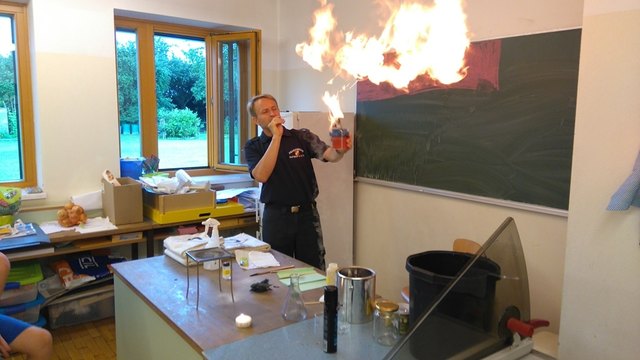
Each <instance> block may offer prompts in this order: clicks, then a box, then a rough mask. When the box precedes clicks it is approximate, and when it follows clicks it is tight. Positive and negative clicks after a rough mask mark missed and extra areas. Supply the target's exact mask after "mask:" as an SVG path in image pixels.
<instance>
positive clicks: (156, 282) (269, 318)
mask: <svg viewBox="0 0 640 360" xmlns="http://www.w3.org/2000/svg"><path fill="white" fill-rule="evenodd" d="M272 253H273V255H274V256H275V258H276V259H277V260H278V261H279V262H280V265H282V266H286V265H294V266H296V267H308V265H306V264H305V263H302V262H300V261H298V260H296V259H293V258H290V257H288V256H286V255H283V254H281V253H278V252H276V251H273V250H272ZM232 266H233V271H232V273H233V287H234V291H233V292H234V297H235V302H232V300H231V292H230V289H229V285H230V282H229V281H226V280H222V281H223V283H222V291H220V290H219V286H218V276H217V271H207V270H204V269H202V268H201V269H200V305H199V308H198V309H196V271H195V270H196V269H195V268H190V270H189V274H190V288H189V299H188V300H187V299H186V294H187V269H186V267H184V266H183V265H181V264H179V263H178V262H176V261H174V260H172V259H170V258H168V257H166V256H156V257H151V258H146V259H140V260H134V261H127V262H122V263H118V264H114V266H113V268H114V272H115V274H116V276H118V277H119V278H120V279H121V280H122V281H123V282H124V283H125V284H127V286H129V288H130V289H131V290H132V291H133V292H134V293H136V294H137V295H138V296H140V298H141V299H142V300H143V301H144V302H145V303H147V304H148V305H149V307H150V308H151V309H152V310H153V311H154V312H156V314H158V315H159V316H160V317H161V318H163V319H164V320H165V321H166V322H167V324H169V326H171V327H172V328H173V329H174V330H175V331H176V332H177V333H178V334H179V335H180V336H181V337H182V338H183V339H184V340H185V341H186V342H187V343H188V344H190V345H191V346H192V347H193V348H194V349H195V350H196V351H197V352H199V353H202V352H203V351H205V350H208V349H213V348H216V347H219V346H221V345H224V344H228V343H231V342H234V341H238V340H242V339H246V338H249V337H251V336H253V335H257V334H262V333H265V332H268V331H271V330H274V329H278V328H281V327H283V326H286V325H289V324H291V323H289V322H287V321H285V320H283V319H282V317H281V315H280V309H281V307H282V304H283V303H284V301H285V298H286V296H287V287H286V286H284V285H282V284H281V283H280V282H279V281H278V279H277V276H276V274H268V275H259V276H253V277H250V276H249V275H250V274H252V273H255V272H260V271H261V270H262V271H263V270H264V269H255V270H243V269H241V268H240V267H239V266H238V264H237V263H235V262H232ZM265 278H268V279H269V281H270V283H271V284H273V285H277V286H278V287H273V288H272V289H271V290H270V291H268V292H265V293H253V292H250V291H249V289H250V285H251V284H252V283H255V282H259V281H262V280H263V279H265ZM321 295H322V289H314V290H310V291H306V292H303V293H302V296H303V298H304V299H305V301H317V300H318V299H319V297H320V296H321ZM307 310H308V313H309V314H310V315H309V316H311V317H312V316H313V314H314V313H316V312H320V311H322V305H321V304H312V305H308V306H307ZM240 313H244V314H247V315H250V316H251V317H252V319H253V324H252V327H250V328H247V329H238V328H236V326H235V318H236V316H238V315H239V314H240Z"/></svg>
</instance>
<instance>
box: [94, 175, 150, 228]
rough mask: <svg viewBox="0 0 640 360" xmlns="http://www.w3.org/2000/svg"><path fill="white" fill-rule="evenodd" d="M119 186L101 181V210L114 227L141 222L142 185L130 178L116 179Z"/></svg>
mask: <svg viewBox="0 0 640 360" xmlns="http://www.w3.org/2000/svg"><path fill="white" fill-rule="evenodd" d="M118 182H119V183H120V186H114V185H113V184H111V183H110V182H108V181H106V180H104V179H102V209H103V210H104V214H105V216H108V217H109V220H110V221H111V223H112V224H114V225H123V224H133V223H139V222H142V219H143V216H142V185H141V184H140V183H139V182H137V181H135V180H133V179H132V178H128V177H124V178H118Z"/></svg>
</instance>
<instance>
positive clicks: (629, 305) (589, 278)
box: [560, 0, 640, 359]
mask: <svg viewBox="0 0 640 360" xmlns="http://www.w3.org/2000/svg"><path fill="white" fill-rule="evenodd" d="M639 35H640V1H638V0H632V1H629V0H617V1H602V0H601V1H595V0H585V7H584V21H583V34H582V47H581V56H580V76H579V80H578V104H577V106H578V107H577V118H578V121H577V124H576V129H575V134H576V136H575V143H574V156H573V173H572V179H573V180H572V183H571V201H570V204H569V210H570V211H569V214H570V215H569V223H568V228H567V251H566V254H567V256H566V259H565V263H566V270H565V280H564V293H563V297H564V298H563V302H562V323H561V327H560V330H561V331H560V358H562V359H631V358H638V354H639V353H640V341H638V339H637V337H638V334H640V306H639V305H640V281H638V275H639V274H640V247H639V246H638V242H639V241H640V234H639V233H640V231H639V230H640V229H639V226H638V219H639V217H640V209H638V208H631V209H629V210H628V211H621V212H611V211H606V210H605V209H606V207H607V204H608V202H609V199H610V196H611V194H613V192H614V191H615V190H616V189H617V188H618V186H620V184H622V182H623V181H624V180H625V179H626V178H627V176H629V175H630V174H631V170H632V168H633V164H634V162H635V160H636V156H637V154H638V150H640V98H639V95H638V94H640V66H639V65H640V60H639V59H640V40H638V36H639Z"/></svg>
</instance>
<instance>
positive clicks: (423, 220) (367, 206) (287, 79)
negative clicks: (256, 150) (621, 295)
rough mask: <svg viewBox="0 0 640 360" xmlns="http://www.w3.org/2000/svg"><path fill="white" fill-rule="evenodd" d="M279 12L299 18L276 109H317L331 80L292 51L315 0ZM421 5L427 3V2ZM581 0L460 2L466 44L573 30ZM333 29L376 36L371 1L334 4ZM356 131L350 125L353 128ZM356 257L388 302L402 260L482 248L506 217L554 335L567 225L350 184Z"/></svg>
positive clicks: (287, 29) (350, 101)
mask: <svg viewBox="0 0 640 360" xmlns="http://www.w3.org/2000/svg"><path fill="white" fill-rule="evenodd" d="M283 3H287V5H288V6H287V7H286V13H287V14H291V13H296V14H306V15H304V16H303V15H299V16H296V17H288V21H283V22H282V23H281V24H280V26H281V33H282V34H283V35H282V36H281V38H280V43H281V45H282V48H281V53H280V64H281V82H280V84H281V89H280V93H279V95H280V103H281V104H285V106H287V107H286V108H289V107H290V108H291V110H323V109H324V107H325V106H324V105H323V104H322V102H321V95H322V93H323V92H324V90H325V89H326V88H327V87H328V86H327V85H326V84H325V82H326V80H327V79H329V78H330V77H331V75H330V74H327V73H318V72H316V71H314V70H311V68H310V67H309V66H308V65H306V64H305V63H304V62H303V61H302V60H301V59H300V58H299V57H298V56H297V55H296V54H295V51H294V50H293V49H294V47H295V44H296V43H299V42H303V41H307V29H308V27H310V26H311V25H312V17H311V13H312V11H313V10H314V9H316V8H317V7H318V2H316V1H295V2H293V1H284V2H283ZM425 3H429V2H426V1H425ZM582 6H583V3H582V0H564V1H561V2H559V1H556V0H544V1H527V2H524V1H511V0H484V1H467V8H466V11H467V15H468V27H469V30H470V32H471V34H472V41H475V40H485V39H490V38H497V37H506V36H514V35H522V34H530V33H538V32H548V31H553V30H562V29H569V28H577V27H580V26H581V23H582ZM334 13H335V15H336V18H337V21H338V27H339V28H340V29H342V30H344V31H348V30H355V31H356V32H366V33H368V34H369V35H378V34H379V28H378V27H377V26H378V22H379V21H378V20H377V17H376V16H377V11H376V7H375V2H374V1H370V0H350V1H335V10H334ZM342 104H343V110H345V111H355V88H352V89H351V90H349V91H348V92H347V93H345V94H344V96H343V98H342ZM356 126H357V125H356ZM355 194H356V195H355V196H356V204H355V211H356V220H355V221H356V224H355V245H354V246H355V258H356V262H357V263H358V265H362V266H369V267H371V268H373V269H375V270H376V271H377V286H378V292H380V293H381V294H382V295H384V296H386V297H390V298H392V299H395V300H399V299H400V295H399V294H400V290H401V288H402V287H403V286H406V285H408V283H409V274H408V272H407V271H406V270H405V263H406V258H407V256H408V255H411V254H415V253H418V252H422V251H427V250H433V249H450V248H451V243H452V241H453V239H455V238H458V237H466V238H470V239H474V240H476V241H479V242H484V240H486V238H488V237H489V235H491V233H492V232H493V230H494V229H495V228H496V227H497V226H498V225H500V224H501V223H502V221H503V220H504V219H505V218H506V217H507V216H511V217H513V218H514V219H515V221H516V224H517V226H518V229H519V231H520V236H521V238H522V243H523V247H524V251H525V255H526V260H527V266H528V272H529V283H530V290H531V298H532V308H531V310H532V311H531V314H532V316H534V317H536V318H544V319H548V320H550V321H551V327H550V329H551V330H552V331H555V332H557V331H558V327H559V322H560V305H561V301H562V286H563V283H562V281H563V274H564V255H565V245H566V226H567V219H566V218H565V217H558V216H552V215H545V214H540V213H533V212H528V211H523V210H514V209H511V208H504V207H499V206H493V205H484V204H479V203H475V202H469V201H463V200H457V199H451V198H445V197H441V196H435V195H427V194H421V193H415V192H409V191H404V190H395V189H389V188H385V187H380V186H375V185H370V184H364V183H357V184H356V193H355Z"/></svg>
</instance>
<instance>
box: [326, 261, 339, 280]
mask: <svg viewBox="0 0 640 360" xmlns="http://www.w3.org/2000/svg"><path fill="white" fill-rule="evenodd" d="M337 272H338V264H336V263H329V266H327V285H335V284H336V273H337Z"/></svg>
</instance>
